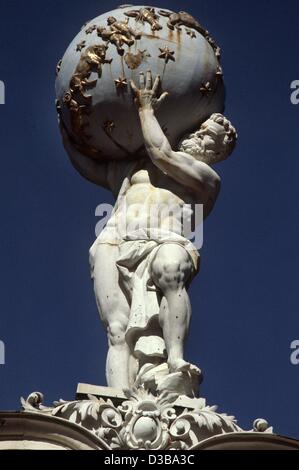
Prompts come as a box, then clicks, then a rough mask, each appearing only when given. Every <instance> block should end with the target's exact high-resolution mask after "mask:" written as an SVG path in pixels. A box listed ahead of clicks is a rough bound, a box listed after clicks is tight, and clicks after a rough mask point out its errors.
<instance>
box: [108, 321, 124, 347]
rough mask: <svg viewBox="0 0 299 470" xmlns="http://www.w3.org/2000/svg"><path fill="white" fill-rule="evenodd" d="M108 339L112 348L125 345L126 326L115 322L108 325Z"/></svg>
mask: <svg viewBox="0 0 299 470" xmlns="http://www.w3.org/2000/svg"><path fill="white" fill-rule="evenodd" d="M107 330H108V339H109V344H110V345H111V346H116V345H122V344H124V343H125V333H126V324H125V323H124V322H121V321H114V322H112V323H110V324H109V325H108V328H107Z"/></svg>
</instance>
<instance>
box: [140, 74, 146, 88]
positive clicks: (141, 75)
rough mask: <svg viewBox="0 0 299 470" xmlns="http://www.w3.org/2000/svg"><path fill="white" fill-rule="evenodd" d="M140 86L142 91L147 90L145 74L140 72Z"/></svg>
mask: <svg viewBox="0 0 299 470" xmlns="http://www.w3.org/2000/svg"><path fill="white" fill-rule="evenodd" d="M139 84H140V90H144V88H145V79H144V73H143V72H140V74H139Z"/></svg>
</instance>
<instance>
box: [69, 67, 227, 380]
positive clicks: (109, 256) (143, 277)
mask: <svg viewBox="0 0 299 470" xmlns="http://www.w3.org/2000/svg"><path fill="white" fill-rule="evenodd" d="M159 85H160V77H158V76H157V77H156V78H155V80H154V83H153V77H152V74H151V72H150V71H148V72H147V73H146V75H144V74H143V73H142V72H141V74H140V85H139V87H138V88H137V86H136V84H135V83H134V82H133V81H132V82H131V87H132V91H133V94H134V97H135V103H136V107H137V110H138V113H139V117H140V124H141V128H142V133H143V137H144V144H145V148H146V150H147V153H148V158H144V159H139V160H136V161H134V162H133V163H132V162H127V161H124V162H117V164H115V162H111V163H109V162H103V163H100V162H95V161H94V160H91V159H87V158H85V159H83V158H82V155H80V154H79V152H78V151H77V150H75V149H74V148H73V147H72V146H71V143H70V142H69V139H68V137H67V134H66V132H65V131H63V135H64V145H65V148H66V150H67V151H68V154H69V155H70V158H71V160H72V162H73V164H74V165H75V167H76V168H77V169H78V170H79V171H80V172H82V173H84V175H85V176H87V177H88V178H89V179H90V180H92V181H94V182H95V183H97V184H99V185H101V186H104V187H106V188H109V189H110V190H111V191H112V192H113V193H114V194H115V195H116V196H117V201H116V205H115V209H114V212H113V215H112V217H111V219H110V220H109V222H108V223H107V226H106V228H105V229H104V230H103V231H102V233H101V234H100V236H99V237H98V238H97V240H96V241H95V243H94V245H93V246H92V247H91V250H90V260H91V267H92V276H93V279H94V290H95V295H96V300H97V305H98V308H99V312H100V316H101V319H102V321H103V323H104V325H105V327H106V328H107V334H108V342H109V350H108V356H107V367H106V375H107V382H108V385H110V386H111V387H115V388H127V387H129V386H130V385H132V384H133V383H134V381H135V377H136V373H137V371H138V369H139V368H140V364H142V365H144V364H145V362H146V361H147V362H149V363H153V364H159V363H160V362H161V361H163V360H164V359H165V360H166V359H167V363H168V369H169V372H170V373H173V372H179V371H181V372H183V371H189V372H191V373H193V374H198V375H199V374H200V370H199V369H198V368H197V367H196V366H194V365H191V364H189V363H187V362H186V361H185V360H184V358H183V351H184V342H185V340H186V337H187V334H188V329H189V323H190V317H191V305H190V300H189V297H188V293H187V286H188V285H189V284H190V282H191V280H192V279H193V277H194V276H195V274H196V273H197V271H198V264H199V255H198V253H197V250H196V248H195V247H194V246H193V244H192V243H191V242H190V241H189V240H188V239H186V238H185V237H184V236H182V221H183V220H184V214H183V212H184V206H185V204H188V207H189V205H190V204H194V203H197V204H203V206H204V216H205V217H206V216H207V215H208V214H209V213H210V211H211V210H212V208H213V206H214V204H215V201H216V199H217V196H218V193H219V189H220V178H219V176H218V175H217V173H216V172H215V171H214V170H213V169H212V168H211V167H210V166H209V164H211V163H217V162H218V161H220V160H223V159H225V158H226V157H228V155H229V154H230V153H231V152H232V150H233V148H234V145H235V141H236V131H235V129H234V128H233V127H232V125H231V124H230V122H229V121H228V120H227V119H226V118H225V117H224V116H222V115H221V114H213V115H212V116H211V117H210V118H209V119H208V120H207V121H205V122H204V123H203V124H202V126H201V127H200V129H199V130H197V131H196V132H194V133H193V134H191V135H190V136H188V137H186V138H185V139H183V141H182V142H181V145H180V148H179V149H178V151H174V150H172V148H171V146H170V144H169V142H168V140H167V137H166V136H165V133H164V132H163V130H162V129H161V126H160V125H159V122H158V121H157V118H156V116H155V110H156V109H157V108H158V106H159V105H161V104H162V103H163V101H164V99H165V98H167V92H164V93H163V94H162V95H161V96H159V95H158V89H159ZM162 105H163V104H162ZM82 162H83V163H84V164H83V163H82ZM151 205H154V207H155V210H157V211H158V212H159V206H161V207H162V208H163V209H164V207H165V205H166V206H169V207H174V206H177V207H178V208H179V210H178V211H176V212H175V213H174V214H172V213H171V212H170V215H169V218H167V219H165V218H163V219H162V218H161V217H160V218H159V217H156V219H154V220H153V218H151V217H150V210H151ZM123 211H125V213H123ZM189 216H190V214H189ZM171 217H173V219H172V218H171ZM191 217H192V214H191ZM118 220H124V221H125V223H126V224H127V227H128V226H130V225H131V226H132V225H134V226H136V227H137V230H133V231H132V232H131V233H130V232H128V231H127V230H126V233H125V237H124V238H122V237H121V235H120V234H119V233H118V226H119V224H118ZM148 220H150V222H151V223H153V222H154V223H155V222H156V224H154V225H152V224H151V225H148V224H147V221H148ZM122 227H123V226H122ZM136 345H137V348H136ZM138 362H140V363H139V364H138Z"/></svg>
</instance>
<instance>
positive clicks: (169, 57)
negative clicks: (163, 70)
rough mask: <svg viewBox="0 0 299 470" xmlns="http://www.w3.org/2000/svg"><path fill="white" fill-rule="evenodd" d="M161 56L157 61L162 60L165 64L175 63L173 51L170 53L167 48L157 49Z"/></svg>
mask: <svg viewBox="0 0 299 470" xmlns="http://www.w3.org/2000/svg"><path fill="white" fill-rule="evenodd" d="M159 50H160V52H161V54H160V55H159V59H164V60H165V63H166V64H167V63H168V62H169V61H170V60H172V61H173V62H175V57H174V51H171V50H170V49H169V47H168V46H165V47H163V48H161V47H159Z"/></svg>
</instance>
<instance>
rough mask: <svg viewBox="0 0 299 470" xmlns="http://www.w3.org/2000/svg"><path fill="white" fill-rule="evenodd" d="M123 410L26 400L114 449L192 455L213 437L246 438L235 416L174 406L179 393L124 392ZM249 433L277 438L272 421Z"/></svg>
mask: <svg viewBox="0 0 299 470" xmlns="http://www.w3.org/2000/svg"><path fill="white" fill-rule="evenodd" d="M124 392H125V395H126V397H127V399H126V400H124V401H123V402H122V403H121V404H120V405H116V404H114V403H113V402H112V401H111V400H110V399H108V400H104V399H102V398H97V397H95V396H93V395H88V396H87V398H88V399H86V400H76V401H70V402H67V401H64V400H59V401H58V402H54V406H53V407H47V406H44V405H43V404H42V403H43V395H42V394H41V393H39V392H34V393H32V394H30V395H29V397H28V398H27V399H26V400H24V399H23V398H22V399H21V403H22V408H23V410H24V411H29V412H35V413H45V414H47V415H51V416H56V417H59V418H62V419H65V420H68V421H70V422H72V423H75V424H77V425H79V426H82V427H84V428H86V429H87V430H89V431H90V432H91V433H93V434H95V435H96V436H98V437H100V438H102V439H104V440H105V442H106V443H107V444H108V445H109V447H110V448H111V449H132V450H134V449H150V450H162V449H167V450H170V449H182V450H186V449H190V448H191V447H193V446H195V445H196V444H198V443H199V442H201V441H203V440H204V439H207V438H209V437H212V436H216V435H220V434H225V433H235V432H244V431H243V430H242V429H241V428H240V427H239V426H238V425H237V422H236V420H235V418H234V417H233V416H228V415H226V414H221V413H217V407H215V406H208V405H207V404H206V401H205V400H204V399H203V398H199V399H195V400H194V407H193V408H192V409H190V408H188V409H182V408H179V407H177V406H175V401H176V400H177V398H178V394H177V393H173V392H168V391H164V392H163V393H161V394H158V395H157V396H154V395H153V394H151V393H150V392H149V391H147V390H146V389H145V388H144V386H139V387H138V388H133V389H132V390H125V391H124ZM249 432H259V433H260V432H265V433H272V432H273V430H272V428H271V427H269V425H268V423H267V421H265V420H262V419H259V420H256V421H255V422H254V425H253V429H252V430H251V431H249Z"/></svg>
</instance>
